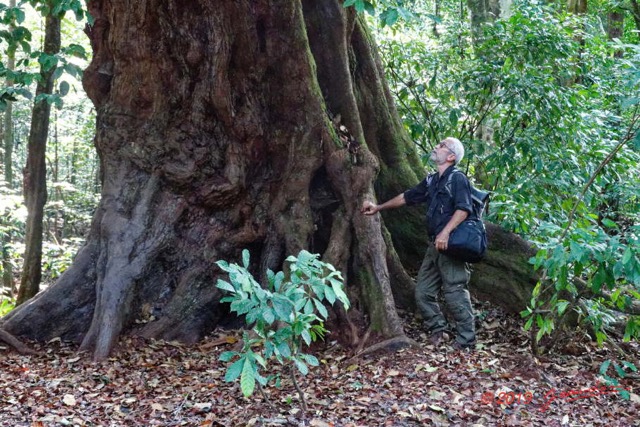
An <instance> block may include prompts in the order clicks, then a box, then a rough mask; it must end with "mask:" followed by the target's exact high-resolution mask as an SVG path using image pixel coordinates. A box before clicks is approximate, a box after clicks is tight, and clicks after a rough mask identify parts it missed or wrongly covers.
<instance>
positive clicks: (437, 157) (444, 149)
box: [431, 141, 455, 165]
mask: <svg viewBox="0 0 640 427" xmlns="http://www.w3.org/2000/svg"><path fill="white" fill-rule="evenodd" d="M449 156H454V157H455V154H453V151H451V149H450V148H449V146H448V145H447V142H446V141H441V142H440V144H438V145H436V147H435V148H434V149H433V151H432V152H431V161H433V162H434V163H435V164H436V165H442V164H444V163H447V161H449V160H448V159H449Z"/></svg>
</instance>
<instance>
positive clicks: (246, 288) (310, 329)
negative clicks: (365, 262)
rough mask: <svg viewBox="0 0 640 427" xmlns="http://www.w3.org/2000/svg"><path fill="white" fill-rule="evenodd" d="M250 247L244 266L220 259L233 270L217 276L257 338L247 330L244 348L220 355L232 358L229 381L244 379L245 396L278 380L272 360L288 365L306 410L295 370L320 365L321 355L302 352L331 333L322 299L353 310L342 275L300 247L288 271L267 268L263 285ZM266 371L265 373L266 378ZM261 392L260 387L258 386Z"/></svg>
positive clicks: (245, 252)
mask: <svg viewBox="0 0 640 427" xmlns="http://www.w3.org/2000/svg"><path fill="white" fill-rule="evenodd" d="M249 261H250V260H249V251H248V250H246V249H245V250H243V251H242V265H238V264H229V263H227V262H226V261H218V262H217V263H216V264H217V265H218V266H219V267H220V268H221V269H222V270H223V271H225V272H227V273H228V274H229V281H228V282H227V281H225V280H222V279H219V280H218V283H217V287H218V288H220V289H222V290H224V291H226V292H228V293H229V295H228V296H226V297H224V298H223V299H221V301H222V302H229V303H231V311H233V312H235V313H237V314H238V315H240V316H244V317H245V321H246V323H247V325H250V326H253V332H255V337H254V336H252V335H251V334H249V333H247V332H245V333H244V336H243V347H242V349H241V350H240V351H227V352H224V353H223V354H222V355H221V356H220V359H221V360H222V361H224V362H229V361H232V360H234V363H232V364H231V365H230V366H229V368H228V369H227V373H226V375H225V381H228V382H232V381H235V380H236V379H238V378H240V389H241V390H242V393H243V394H244V395H245V396H250V395H252V394H253V392H254V391H255V387H256V382H257V383H258V385H259V387H261V386H264V385H266V384H267V383H268V382H269V380H271V379H272V378H275V376H273V375H267V374H266V373H265V372H266V371H268V370H269V362H270V361H272V360H275V361H277V362H278V363H280V364H281V365H285V366H286V367H287V368H288V369H289V374H290V377H291V381H292V383H293V385H294V386H295V388H296V391H297V392H298V395H299V397H300V402H301V404H302V407H303V409H304V410H305V411H306V410H307V406H306V401H305V399H304V393H303V392H302V390H301V389H300V387H299V385H298V383H297V381H296V373H295V372H296V370H297V371H298V372H299V373H301V374H302V375H306V374H308V373H309V365H310V366H318V364H319V363H318V359H317V358H316V357H315V356H313V355H311V354H307V353H304V352H303V351H302V350H303V346H305V345H306V346H309V345H311V343H312V342H313V341H316V340H317V339H318V338H324V335H325V334H326V333H327V332H328V331H327V330H326V329H325V327H324V321H326V320H327V318H328V317H329V312H328V311H327V308H326V307H325V305H324V303H325V302H328V303H329V304H331V305H333V304H334V303H335V302H336V301H339V302H340V303H342V305H343V306H344V308H345V309H348V308H349V299H348V298H347V295H346V294H345V292H344V289H343V287H344V284H343V279H342V275H341V274H340V272H339V271H337V270H336V269H335V268H334V267H333V266H332V265H331V264H329V263H325V262H322V261H320V259H319V255H317V254H311V253H309V252H307V251H305V250H302V251H301V252H300V253H299V254H298V256H297V257H295V256H290V257H288V258H287V259H286V262H287V263H288V268H287V269H286V270H287V272H286V273H285V272H282V271H280V272H278V273H274V272H273V271H271V270H268V271H267V283H266V286H264V287H263V286H262V285H260V283H258V281H256V279H255V278H254V277H253V275H252V274H251V273H250V272H249V266H250V263H249ZM265 375H266V376H265ZM260 390H261V391H262V388H260Z"/></svg>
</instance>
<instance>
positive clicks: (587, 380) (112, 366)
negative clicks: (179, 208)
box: [0, 306, 640, 427]
mask: <svg viewBox="0 0 640 427" xmlns="http://www.w3.org/2000/svg"><path fill="white" fill-rule="evenodd" d="M476 310H477V312H478V313H479V314H481V316H480V317H483V320H482V321H480V322H479V324H478V326H479V327H478V338H479V340H478V345H477V347H476V349H475V351H473V352H460V351H455V350H453V348H451V346H449V345H441V346H439V347H438V348H435V347H434V346H432V345H430V344H429V341H428V340H427V337H426V335H425V334H424V333H423V332H422V330H421V328H420V327H419V322H418V321H417V320H416V319H414V318H413V317H411V316H407V317H406V318H405V322H406V329H407V332H408V334H409V335H410V336H411V337H412V338H414V339H416V340H417V341H418V342H419V343H420V346H419V347H418V348H413V349H405V350H401V351H399V352H395V353H387V354H382V355H380V354H378V355H371V356H363V357H358V358H353V357H351V355H350V354H349V353H348V352H347V351H346V350H344V349H342V348H341V347H339V346H337V345H335V343H331V342H328V343H327V345H326V347H325V348H323V349H319V350H317V351H316V352H315V354H316V355H317V357H318V359H320V360H321V364H320V366H318V367H316V368H312V369H311V372H310V373H309V374H308V375H307V376H306V377H304V378H302V379H299V381H298V382H299V383H300V386H301V387H302V389H303V390H304V391H305V394H306V396H307V397H306V400H307V403H308V405H309V410H308V412H306V413H303V412H302V411H301V410H300V404H299V401H298V397H297V393H296V391H295V388H294V387H293V385H292V384H291V383H290V382H288V381H286V378H285V379H283V381H282V384H281V387H280V388H275V387H267V388H265V395H266V396H267V397H268V398H269V402H266V401H265V400H264V399H263V397H262V396H261V394H260V393H255V394H254V395H253V396H251V397H250V398H245V397H243V396H242V393H241V392H240V388H239V385H238V383H237V382H235V383H225V382H224V380H223V377H224V373H225V369H226V365H225V364H224V363H222V362H220V361H218V357H219V355H220V353H221V352H223V351H226V350H229V349H230V348H231V347H232V346H233V344H231V343H232V342H233V341H234V340H235V339H236V337H237V336H238V334H239V332H238V331H222V330H221V331H217V333H216V334H214V335H213V336H211V337H208V338H207V339H206V340H204V341H202V342H201V343H199V344H198V345H195V346H184V345H180V344H177V343H169V342H158V341H143V340H140V339H132V338H130V339H124V340H123V341H122V342H121V343H120V345H119V346H118V348H117V351H116V352H115V354H114V356H113V357H112V358H110V359H108V360H106V361H104V362H100V363H94V362H92V361H91V360H90V359H89V358H88V357H84V356H83V355H81V354H78V353H77V352H76V348H75V347H74V346H72V345H69V344H66V343H62V342H60V340H53V341H52V342H49V343H47V344H46V345H43V346H37V345H35V344H33V343H32V346H34V347H35V348H36V349H37V351H38V352H39V353H40V355H36V356H24V355H18V354H16V353H15V352H11V351H9V350H8V349H6V348H0V426H11V427H13V426H36V427H37V426H46V427H49V426H204V427H207V426H212V427H213V426H229V427H236V426H314V427H328V426H344V427H356V426H367V427H369V426H371V427H374V426H423V425H434V426H542V425H544V426H547V427H552V426H565V425H566V426H633V425H640V398H639V397H638V394H640V393H639V392H638V388H639V387H638V382H637V379H633V377H634V375H635V373H633V372H629V370H628V368H624V370H625V371H626V372H625V373H624V376H625V378H624V379H622V380H621V382H620V384H621V386H622V387H624V388H626V389H627V390H628V391H630V393H628V394H625V393H622V394H621V393H619V391H618V390H617V389H615V388H614V387H611V386H610V385H608V384H605V382H604V379H603V378H602V377H601V374H600V371H601V369H602V364H603V362H605V361H606V360H616V358H619V357H620V356H619V353H618V352H616V351H614V350H610V349H607V348H606V346H605V347H604V348H598V347H597V346H596V345H595V344H593V343H592V342H590V341H589V340H587V339H584V340H582V341H580V342H575V341H572V342H569V343H567V344H566V345H565V348H564V349H563V351H562V352H555V353H552V354H547V355H545V356H544V357H539V358H534V357H532V356H531V353H530V350H529V345H528V333H527V332H525V331H524V330H523V329H522V321H521V319H520V318H519V317H518V316H513V315H506V314H504V313H503V312H501V311H500V310H497V309H495V308H490V307H482V306H476ZM620 345H621V346H622V347H623V348H624V350H625V351H626V352H627V353H628V355H629V356H630V358H629V359H627V360H632V361H633V362H634V363H635V365H636V366H638V365H639V364H638V363H637V362H638V360H639V359H638V355H639V354H640V346H639V345H638V343H631V344H628V343H627V344H620ZM605 366H606V365H605ZM613 372H614V366H613V363H612V364H611V365H610V367H609V369H608V370H607V371H606V373H607V374H608V375H610V376H613ZM629 374H632V375H629ZM617 378H618V379H619V377H617Z"/></svg>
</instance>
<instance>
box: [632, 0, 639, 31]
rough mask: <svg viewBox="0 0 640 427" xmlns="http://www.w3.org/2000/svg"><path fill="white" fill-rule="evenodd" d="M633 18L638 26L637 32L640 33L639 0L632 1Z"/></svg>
mask: <svg viewBox="0 0 640 427" xmlns="http://www.w3.org/2000/svg"><path fill="white" fill-rule="evenodd" d="M631 16H633V22H634V23H635V24H636V30H638V31H640V4H638V1H637V0H631Z"/></svg>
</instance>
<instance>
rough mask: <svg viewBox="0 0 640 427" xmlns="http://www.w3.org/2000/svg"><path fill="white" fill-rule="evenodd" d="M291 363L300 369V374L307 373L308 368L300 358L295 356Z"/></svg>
mask: <svg viewBox="0 0 640 427" xmlns="http://www.w3.org/2000/svg"><path fill="white" fill-rule="evenodd" d="M293 363H295V365H296V368H298V371H300V373H301V374H302V375H307V374H308V373H309V368H308V367H307V365H305V363H304V362H303V361H302V360H300V359H298V358H295V359H293Z"/></svg>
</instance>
